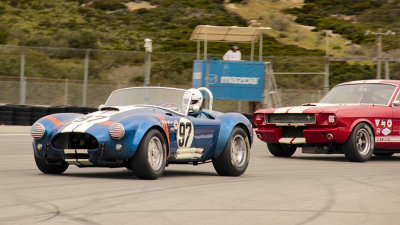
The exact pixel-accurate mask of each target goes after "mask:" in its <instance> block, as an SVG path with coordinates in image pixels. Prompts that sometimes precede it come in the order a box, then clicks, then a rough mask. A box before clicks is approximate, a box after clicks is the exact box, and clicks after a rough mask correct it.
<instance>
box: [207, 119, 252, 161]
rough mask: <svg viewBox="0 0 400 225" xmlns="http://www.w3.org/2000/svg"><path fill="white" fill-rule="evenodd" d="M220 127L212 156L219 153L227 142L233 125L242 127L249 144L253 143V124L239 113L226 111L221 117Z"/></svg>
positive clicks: (215, 156)
mask: <svg viewBox="0 0 400 225" xmlns="http://www.w3.org/2000/svg"><path fill="white" fill-rule="evenodd" d="M220 119H221V128H220V131H219V135H218V140H217V145H216V148H215V152H214V158H217V157H218V156H220V155H221V153H222V151H223V150H224V149H225V146H226V144H227V143H228V140H229V137H230V136H231V133H232V131H233V129H235V127H240V128H242V129H243V130H244V131H245V132H246V134H247V135H248V137H249V139H250V140H249V144H250V146H251V145H252V143H253V126H252V125H251V123H250V121H249V120H248V119H247V118H246V117H245V116H243V115H242V114H239V113H227V114H224V116H222V117H221V118H220Z"/></svg>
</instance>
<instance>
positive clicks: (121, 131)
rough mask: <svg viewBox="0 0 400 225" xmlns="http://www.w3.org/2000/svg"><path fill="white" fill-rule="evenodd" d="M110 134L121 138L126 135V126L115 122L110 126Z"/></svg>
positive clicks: (115, 137)
mask: <svg viewBox="0 0 400 225" xmlns="http://www.w3.org/2000/svg"><path fill="white" fill-rule="evenodd" d="M110 135H111V137H112V138H114V139H121V138H122V137H124V135H125V127H124V126H123V125H122V124H120V123H114V124H113V125H112V126H111V127H110Z"/></svg>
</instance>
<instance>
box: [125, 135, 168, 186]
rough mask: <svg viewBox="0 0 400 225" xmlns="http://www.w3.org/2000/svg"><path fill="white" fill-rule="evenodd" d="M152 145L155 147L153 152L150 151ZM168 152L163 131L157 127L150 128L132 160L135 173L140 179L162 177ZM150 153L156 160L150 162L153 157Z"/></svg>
mask: <svg viewBox="0 0 400 225" xmlns="http://www.w3.org/2000/svg"><path fill="white" fill-rule="evenodd" d="M150 147H153V153H151V152H150V151H151V150H150ZM156 148H157V149H156ZM157 151H158V152H157ZM166 152H167V144H166V140H165V138H164V136H163V135H162V133H161V132H160V131H159V130H157V129H151V130H149V131H148V132H147V133H146V135H145V136H144V137H143V138H142V141H141V142H140V145H139V148H138V150H137V151H136V153H135V155H134V156H133V157H132V158H131V160H130V164H131V168H132V169H133V171H134V172H135V175H136V176H137V177H139V178H140V179H147V180H154V179H156V178H158V177H160V176H161V175H162V174H163V173H164V170H165V165H166V162H167V160H166V156H167V153H166ZM149 154H152V156H154V158H153V160H155V161H154V162H150V161H151V160H152V159H149ZM156 154H158V155H156ZM152 164H153V165H152Z"/></svg>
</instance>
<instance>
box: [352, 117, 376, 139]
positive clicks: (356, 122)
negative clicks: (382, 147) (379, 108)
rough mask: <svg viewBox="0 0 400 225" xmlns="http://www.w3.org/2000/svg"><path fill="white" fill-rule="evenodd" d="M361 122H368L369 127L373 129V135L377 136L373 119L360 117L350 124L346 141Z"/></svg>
mask: <svg viewBox="0 0 400 225" xmlns="http://www.w3.org/2000/svg"><path fill="white" fill-rule="evenodd" d="M360 123H366V124H367V125H368V126H369V128H370V129H371V131H372V135H373V136H374V138H375V132H374V126H373V125H372V124H371V121H369V120H367V119H358V120H355V121H354V122H353V123H352V124H351V126H350V132H349V135H348V136H347V138H346V141H347V140H349V138H350V135H351V132H353V130H354V128H355V127H356V126H357V125H358V124H360Z"/></svg>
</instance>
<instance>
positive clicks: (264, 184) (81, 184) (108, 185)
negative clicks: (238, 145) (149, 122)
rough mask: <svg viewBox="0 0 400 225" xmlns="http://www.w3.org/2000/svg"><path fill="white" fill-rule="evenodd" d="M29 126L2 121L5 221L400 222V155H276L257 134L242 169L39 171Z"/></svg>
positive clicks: (0, 188)
mask: <svg viewBox="0 0 400 225" xmlns="http://www.w3.org/2000/svg"><path fill="white" fill-rule="evenodd" d="M28 133H29V127H15V126H14V127H7V126H0V140H1V145H0V146H1V147H0V224H7V225H8V224H90V225H91V224H140V225H145V224H152V225H157V224H174V225H175V224H185V225H186V224H207V225H208V224H229V225H234V224H240V225H243V224H272V225H286V224H290V225H300V224H315V225H322V224H324V225H326V224H340V225H343V224H357V225H359V224H363V225H366V224H377V225H381V224H384V225H388V224H400V212H399V211H400V157H399V156H395V157H392V158H389V159H388V158H378V157H374V158H372V160H370V161H368V162H366V163H350V162H347V161H346V160H345V158H344V156H342V155H306V154H301V153H296V154H295V155H294V157H292V158H289V159H283V158H277V157H272V156H271V155H270V154H269V152H268V151H267V148H266V145H265V144H264V143H262V142H260V141H258V140H255V143H254V145H253V147H252V153H251V160H250V165H249V167H248V169H247V171H246V173H245V174H244V175H242V176H241V177H221V176H218V175H217V174H216V172H215V171H214V168H213V167H212V165H211V164H205V165H199V166H196V167H195V166H188V165H170V166H169V167H167V169H166V171H165V173H164V175H163V176H162V177H161V178H159V179H157V180H152V181H148V180H139V179H137V178H136V177H135V176H133V175H132V174H131V173H130V172H129V171H128V170H126V169H123V168H117V169H108V168H85V169H79V168H77V167H74V166H71V167H70V168H69V169H68V170H67V171H66V172H65V173H64V174H63V175H46V174H42V173H41V172H39V170H38V169H37V168H36V165H35V163H34V160H33V155H32V154H33V153H32V147H31V137H30V136H29V134H28Z"/></svg>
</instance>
